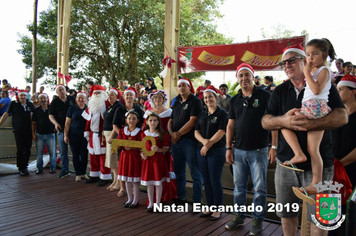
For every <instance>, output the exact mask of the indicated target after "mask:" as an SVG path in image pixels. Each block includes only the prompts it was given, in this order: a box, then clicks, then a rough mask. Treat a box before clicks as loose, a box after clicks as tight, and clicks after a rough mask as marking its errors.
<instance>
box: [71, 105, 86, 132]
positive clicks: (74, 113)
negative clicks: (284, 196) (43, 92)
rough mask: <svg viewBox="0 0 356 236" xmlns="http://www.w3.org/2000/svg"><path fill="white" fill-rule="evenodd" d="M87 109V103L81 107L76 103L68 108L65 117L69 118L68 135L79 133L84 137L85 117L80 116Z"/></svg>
mask: <svg viewBox="0 0 356 236" xmlns="http://www.w3.org/2000/svg"><path fill="white" fill-rule="evenodd" d="M85 109H87V105H85V106H84V108H83V109H81V108H80V107H79V106H78V105H77V104H75V105H74V106H71V107H69V108H68V111H67V115H66V117H68V118H70V119H71V122H70V127H69V132H68V134H69V135H73V134H74V135H81V136H82V137H84V132H85V126H86V124H87V121H86V119H84V117H83V116H82V114H83V112H84V111H85Z"/></svg>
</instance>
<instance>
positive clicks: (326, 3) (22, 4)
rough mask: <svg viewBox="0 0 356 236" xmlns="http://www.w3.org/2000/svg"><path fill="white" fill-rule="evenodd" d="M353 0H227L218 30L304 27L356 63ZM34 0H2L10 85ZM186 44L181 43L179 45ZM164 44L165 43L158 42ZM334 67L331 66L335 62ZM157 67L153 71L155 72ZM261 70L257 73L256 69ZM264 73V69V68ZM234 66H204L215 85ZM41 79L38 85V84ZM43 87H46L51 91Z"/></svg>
mask: <svg viewBox="0 0 356 236" xmlns="http://www.w3.org/2000/svg"><path fill="white" fill-rule="evenodd" d="M182 1H184V0H182ZM49 6H50V0H39V1H38V8H39V12H40V11H43V10H46V9H48V7H49ZM355 10H356V6H355V2H354V0H345V1H335V0H313V1H311V0H299V1H294V2H292V1H290V2H288V1H282V0H270V1H265V0H254V1H237V0H225V3H224V4H223V5H222V6H221V7H220V12H221V13H222V14H223V15H224V17H223V19H219V20H217V21H216V22H217V24H218V28H217V30H218V32H220V33H223V34H224V35H226V36H227V37H231V38H233V43H243V42H246V41H247V40H248V38H249V40H250V41H257V40H262V39H263V38H262V33H261V32H262V31H261V28H264V30H265V31H266V32H267V33H269V34H274V30H273V27H277V26H278V25H283V26H284V27H285V28H286V29H288V30H292V31H294V33H295V35H293V36H298V35H300V33H301V32H302V31H303V30H306V31H307V32H308V33H309V39H313V38H328V39H329V40H330V41H331V42H332V44H333V46H334V49H335V51H336V54H337V56H338V57H341V58H343V59H344V60H345V61H351V62H353V63H354V64H355V63H356V47H355V45H354V42H355V39H356V24H355V20H354V15H355V13H354V12H355ZM32 18H33V1H31V0H16V1H4V0H2V1H0V20H1V22H2V23H1V24H0V30H1V32H2V37H1V39H0V42H1V44H0V45H1V52H2V57H0V65H1V76H0V79H1V80H2V79H5V78H6V79H7V80H8V81H9V82H10V83H11V84H12V85H13V86H18V87H19V88H24V87H25V86H26V85H31V84H26V82H25V80H24V77H25V76H26V74H27V73H29V72H28V71H27V70H26V68H25V65H24V64H23V63H22V57H21V55H20V54H18V52H17V50H18V49H20V44H19V43H18V42H17V41H18V40H19V36H18V35H19V34H22V35H24V34H26V35H29V33H28V31H27V29H26V25H27V24H30V23H32V20H33V19H32ZM182 46H184V45H182ZM162 50H163V46H162ZM331 68H332V70H335V66H334V65H333V66H332V67H331ZM158 73H159V72H157V74H158ZM256 74H259V73H256ZM271 74H272V75H273V76H274V77H275V78H277V80H282V79H284V78H285V77H284V74H283V73H276V72H273V73H271ZM264 75H267V74H266V72H265V73H264ZM234 76H235V72H226V73H225V75H224V73H223V72H208V73H207V74H206V76H205V78H206V79H210V80H212V83H213V85H215V86H219V84H220V83H221V79H223V78H224V77H225V81H228V80H230V81H235V77H234ZM40 85H41V83H40V82H39V84H38V85H37V89H38V88H39V86H40ZM49 89H50V88H46V90H45V92H49V91H48V90H49Z"/></svg>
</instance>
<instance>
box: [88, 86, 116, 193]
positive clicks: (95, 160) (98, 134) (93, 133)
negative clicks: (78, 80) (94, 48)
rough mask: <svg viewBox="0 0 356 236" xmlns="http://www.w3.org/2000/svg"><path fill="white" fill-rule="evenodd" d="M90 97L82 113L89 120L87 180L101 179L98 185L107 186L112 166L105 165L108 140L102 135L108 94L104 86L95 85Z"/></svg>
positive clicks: (89, 181) (95, 180) (96, 180)
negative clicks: (88, 172) (88, 175)
mask: <svg viewBox="0 0 356 236" xmlns="http://www.w3.org/2000/svg"><path fill="white" fill-rule="evenodd" d="M89 97H90V98H89V103H88V108H87V109H86V110H85V111H84V112H83V113H82V116H83V117H84V119H86V121H87V124H86V127H85V132H84V137H86V138H87V139H88V151H89V157H90V177H89V179H88V180H87V181H86V182H87V183H95V182H98V181H99V183H98V186H105V185H106V184H109V183H110V182H111V173H110V168H107V167H105V152H106V151H105V150H106V148H105V147H106V142H105V140H103V136H102V131H103V122H104V119H103V114H104V112H105V110H106V108H107V107H106V106H107V105H106V100H107V98H108V94H107V93H106V92H105V89H104V88H103V87H102V86H100V85H93V86H92V87H91V88H90V92H89Z"/></svg>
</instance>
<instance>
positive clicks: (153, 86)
mask: <svg viewBox="0 0 356 236" xmlns="http://www.w3.org/2000/svg"><path fill="white" fill-rule="evenodd" d="M145 90H146V91H147V93H148V94H150V93H152V92H153V90H157V87H156V85H154V84H152V85H151V88H149V87H148V86H147V87H146V88H145Z"/></svg>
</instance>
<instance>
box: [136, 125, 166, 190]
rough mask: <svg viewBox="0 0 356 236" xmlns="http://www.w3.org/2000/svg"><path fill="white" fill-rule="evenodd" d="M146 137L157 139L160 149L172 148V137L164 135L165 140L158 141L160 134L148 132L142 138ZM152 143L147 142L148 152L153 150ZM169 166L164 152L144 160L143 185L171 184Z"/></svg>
mask: <svg viewBox="0 0 356 236" xmlns="http://www.w3.org/2000/svg"><path fill="white" fill-rule="evenodd" d="M145 136H153V137H154V138H155V139H156V146H157V147H159V148H163V147H168V148H169V146H170V137H169V135H168V134H164V137H163V140H162V141H159V140H158V134H156V133H150V132H149V131H148V130H146V131H145V132H143V133H142V138H144V137H145ZM151 146H152V145H151V143H150V142H147V143H146V147H147V150H151ZM168 169H169V167H168V165H167V161H166V156H165V154H164V153H162V152H156V153H155V154H154V155H153V156H150V157H148V158H147V159H146V160H142V171H141V185H144V186H149V185H162V183H163V182H169V181H170V180H169V173H168Z"/></svg>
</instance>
